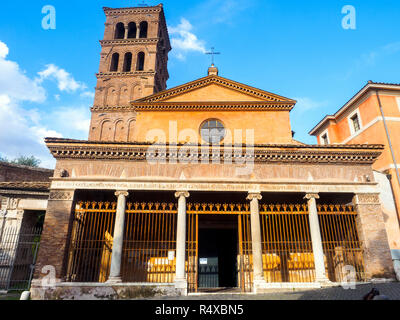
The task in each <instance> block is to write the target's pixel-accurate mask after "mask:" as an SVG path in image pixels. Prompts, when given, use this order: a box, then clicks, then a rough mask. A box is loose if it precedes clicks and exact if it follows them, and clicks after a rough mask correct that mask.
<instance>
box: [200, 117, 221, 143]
mask: <svg viewBox="0 0 400 320" xmlns="http://www.w3.org/2000/svg"><path fill="white" fill-rule="evenodd" d="M200 133H201V137H202V139H203V140H204V141H205V142H207V143H210V144H215V143H220V142H221V141H222V140H224V138H225V135H226V130H225V127H224V125H223V124H222V122H221V121H219V120H215V119H210V120H207V121H205V122H203V124H202V125H201V128H200Z"/></svg>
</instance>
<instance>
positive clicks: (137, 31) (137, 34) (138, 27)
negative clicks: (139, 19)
mask: <svg viewBox="0 0 400 320" xmlns="http://www.w3.org/2000/svg"><path fill="white" fill-rule="evenodd" d="M139 37H140V24H139V25H138V26H137V28H136V39H139Z"/></svg>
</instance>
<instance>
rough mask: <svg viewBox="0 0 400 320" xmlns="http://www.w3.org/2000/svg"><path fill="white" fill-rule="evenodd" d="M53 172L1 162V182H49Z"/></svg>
mask: <svg viewBox="0 0 400 320" xmlns="http://www.w3.org/2000/svg"><path fill="white" fill-rule="evenodd" d="M52 176H53V170H50V169H42V168H31V167H26V166H20V165H16V164H10V163H6V162H0V182H31V181H36V182H47V181H49V178H50V177H52Z"/></svg>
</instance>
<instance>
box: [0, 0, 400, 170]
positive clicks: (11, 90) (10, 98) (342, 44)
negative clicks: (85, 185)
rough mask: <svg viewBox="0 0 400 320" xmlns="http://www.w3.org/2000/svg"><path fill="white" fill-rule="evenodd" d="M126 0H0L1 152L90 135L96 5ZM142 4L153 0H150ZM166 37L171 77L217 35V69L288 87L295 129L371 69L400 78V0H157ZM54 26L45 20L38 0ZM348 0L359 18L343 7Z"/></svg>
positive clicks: (188, 68)
mask: <svg viewBox="0 0 400 320" xmlns="http://www.w3.org/2000/svg"><path fill="white" fill-rule="evenodd" d="M139 2H141V1H128V0H102V1H99V0H85V1H76V0H70V1H65V0H64V1H63V0H46V1H42V0H35V1H24V2H23V4H21V3H20V2H17V1H9V0H4V1H2V10H1V12H0V154H1V155H2V156H6V157H8V158H13V157H17V156H18V155H35V156H37V157H39V158H40V159H41V160H42V165H43V166H45V167H52V166H53V165H54V163H55V162H54V160H53V159H52V157H51V156H50V154H49V152H48V150H47V148H46V147H45V145H44V144H43V137H45V136H56V137H65V138H76V139H87V132H88V128H89V119H90V111H89V109H90V107H91V105H92V102H93V92H94V89H93V88H94V87H95V85H96V78H95V73H96V72H97V71H98V66H99V53H100V44H99V42H98V41H99V40H100V39H102V37H103V32H104V22H105V16H104V13H103V11H102V7H103V6H109V7H121V6H134V5H136V4H138V3H139ZM147 3H148V4H149V5H157V4H158V3H160V2H159V1H153V0H148V1H147ZM163 4H164V8H165V13H166V18H167V23H168V25H169V29H170V36H171V38H172V44H173V47H174V48H173V51H172V52H171V54H170V62H169V72H170V76H171V78H170V80H169V82H168V87H169V88H171V87H173V86H176V85H179V84H182V83H185V82H188V81H191V80H194V79H197V78H200V77H203V76H204V75H205V74H206V71H207V67H208V66H209V64H210V57H208V56H206V55H205V54H204V51H205V50H209V49H210V47H212V46H214V47H215V48H216V50H217V51H220V52H222V55H221V56H217V57H216V65H217V66H218V67H219V69H220V75H221V76H223V77H226V78H229V79H232V80H235V81H239V82H242V83H245V84H248V85H251V86H255V87H257V88H260V89H264V90H267V91H271V92H274V93H277V94H280V95H283V96H286V97H289V98H292V99H296V100H298V104H297V106H296V107H295V109H294V110H293V111H292V114H291V117H292V126H293V130H294V131H296V136H295V138H296V139H298V140H300V141H302V142H305V143H310V144H313V143H315V142H316V140H315V138H314V137H310V136H308V132H309V130H310V129H311V128H312V127H313V126H314V125H315V124H317V123H318V122H319V121H320V120H321V119H322V118H323V116H324V115H326V114H332V113H334V112H336V111H337V110H338V109H339V108H340V107H341V106H342V105H343V104H344V103H345V102H347V101H348V100H349V99H350V98H351V97H352V96H353V95H354V94H355V93H356V92H357V91H358V90H359V89H361V87H363V86H364V85H365V84H366V82H367V81H368V80H373V81H377V82H394V83H399V82H400V63H399V61H400V24H399V21H400V2H399V1H396V0H381V1H372V0H359V1H356V0H348V1H339V0H329V1H314V0H306V1H293V0H291V1H289V0H286V1H284V0H283V1H282V0H280V1H278V0H204V1H175V0H165V1H164V2H163ZM45 5H53V6H54V7H55V9H56V29H55V30H44V29H43V28H42V19H43V17H44V15H43V14H42V12H41V11H42V7H43V6H45ZM345 5H352V6H353V7H354V8H355V9H356V29H355V30H351V29H344V28H343V27H342V19H343V17H345V14H342V8H343V6H345Z"/></svg>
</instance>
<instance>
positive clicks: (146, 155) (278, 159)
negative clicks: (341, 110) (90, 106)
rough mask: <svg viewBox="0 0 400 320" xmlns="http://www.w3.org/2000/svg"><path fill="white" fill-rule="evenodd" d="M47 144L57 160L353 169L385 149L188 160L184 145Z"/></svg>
mask: <svg viewBox="0 0 400 320" xmlns="http://www.w3.org/2000/svg"><path fill="white" fill-rule="evenodd" d="M46 144H47V147H48V148H49V149H50V151H51V153H52V155H53V156H54V157H55V158H56V159H82V160H128V161H149V160H150V161H151V160H158V159H159V158H160V157H161V158H162V159H167V161H176V160H178V161H181V162H182V160H184V161H188V162H189V161H195V160H198V161H207V160H209V161H213V160H215V159H216V158H218V157H219V159H220V161H221V163H224V161H229V160H232V161H235V159H239V158H243V157H244V158H246V160H247V161H249V160H253V161H254V162H256V163H316V164H322V163H328V164H352V165H357V164H372V163H374V162H375V160H376V159H377V158H378V157H379V156H380V155H381V153H382V151H383V149H384V146H382V145H340V146H339V145H337V146H299V145H256V146H254V152H249V153H248V154H247V151H248V150H246V148H243V147H241V146H221V147H218V148H217V149H216V150H215V149H214V150H211V149H210V148H207V147H205V146H201V145H193V146H191V148H192V149H194V150H197V152H192V154H191V155H190V157H188V156H187V155H186V154H180V152H181V151H182V148H181V147H182V146H184V145H178V146H173V145H170V146H163V145H158V146H154V145H151V144H146V143H111V142H89V141H78V140H68V139H56V138H47V139H46ZM183 149H185V148H183ZM187 149H189V148H186V151H187ZM207 149H208V151H207ZM204 150H206V151H204ZM250 150H251V148H250ZM156 153H157V154H156Z"/></svg>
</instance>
